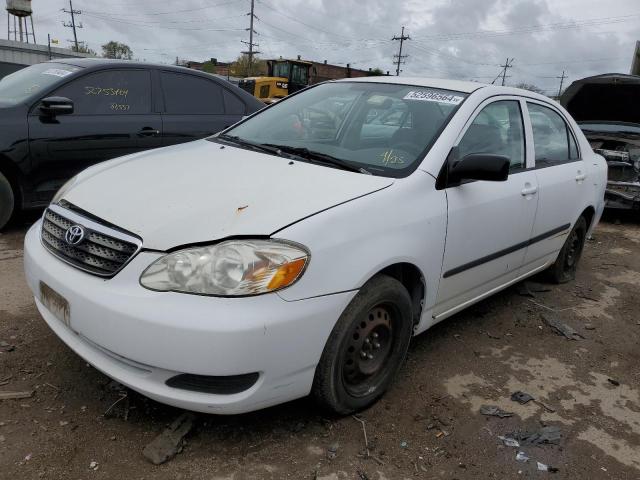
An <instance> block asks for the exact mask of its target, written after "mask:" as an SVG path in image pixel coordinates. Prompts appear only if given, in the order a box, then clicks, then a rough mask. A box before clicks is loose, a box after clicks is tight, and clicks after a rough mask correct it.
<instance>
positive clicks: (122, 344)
mask: <svg viewBox="0 0 640 480" xmlns="http://www.w3.org/2000/svg"><path fill="white" fill-rule="evenodd" d="M39 231H40V222H38V223H36V224H35V225H34V226H33V227H31V229H30V230H29V231H28V233H27V235H26V238H25V250H24V255H25V257H24V262H25V273H26V278H27V282H28V284H29V287H30V288H31V290H32V292H33V293H34V296H35V300H36V305H37V307H38V310H39V311H40V313H41V314H42V317H43V318H44V320H45V321H46V322H47V324H48V325H49V327H50V328H51V329H52V330H53V331H54V332H55V333H56V334H57V335H58V336H59V337H60V338H61V339H62V340H63V341H64V342H65V343H66V344H67V345H68V346H69V347H70V348H71V349H72V350H74V351H75V352H76V353H77V354H78V355H80V356H81V357H82V358H84V359H85V360H86V361H87V362H89V363H91V364H92V365H93V366H95V367H96V368H97V369H98V370H100V371H102V372H103V373H105V374H106V375H108V376H109V377H111V378H114V379H115V380H117V381H119V382H120V383H122V384H124V385H127V386H128V387H130V388H131V389H133V390H136V391H138V392H140V393H142V394H143V395H146V396H148V397H150V398H153V399H154V400H157V401H159V402H162V403H166V404H169V405H174V406H177V407H180V408H185V409H188V410H195V411H201V412H209V413H219V414H235V413H243V412H248V411H252V410H257V409H260V408H264V407H268V406H271V405H275V404H278V403H282V402H285V401H288V400H293V399H295V398H300V397H303V396H305V395H307V394H308V393H309V391H310V389H311V385H312V382H313V376H314V373H315V367H316V365H317V363H318V361H319V359H320V356H321V354H322V350H323V348H324V345H325V343H326V341H327V339H328V337H329V334H330V333H331V330H332V329H333V326H334V325H335V322H336V321H337V320H338V318H339V317H340V315H341V313H342V311H343V310H344V309H345V308H346V306H347V305H348V304H349V302H350V301H351V300H352V298H353V297H354V295H355V293H356V292H347V293H340V294H335V295H327V296H323V297H318V298H312V299H306V300H299V301H294V302H287V301H285V300H283V299H282V298H281V297H280V296H278V295H277V294H267V295H261V296H256V297H246V298H215V297H206V296H198V295H187V294H180V293H173V292H153V291H150V290H147V289H145V288H143V287H142V286H140V284H139V277H140V274H141V273H142V271H143V270H144V269H145V268H146V267H147V266H148V265H149V264H151V263H152V262H153V261H154V260H155V259H157V258H158V257H159V256H160V255H161V254H160V253H157V252H146V251H142V252H140V253H139V254H138V255H137V256H136V257H135V258H134V259H133V260H132V261H131V262H130V263H129V264H128V265H127V266H126V267H125V268H124V269H123V270H122V271H121V272H120V273H118V275H116V276H115V277H114V278H112V279H108V280H105V279H103V278H99V277H96V276H92V275H89V274H87V273H84V272H82V271H80V270H78V269H76V268H74V267H72V266H70V265H68V264H66V263H64V262H62V261H61V260H59V259H58V258H56V257H54V256H53V255H52V254H51V253H49V252H48V251H47V250H45V248H44V247H43V246H42V244H41V242H40V235H39ZM40 282H44V283H45V284H46V285H48V286H49V287H50V288H51V289H53V290H54V291H55V292H57V293H58V294H60V295H61V296H63V297H64V298H65V299H66V300H67V301H68V302H69V306H70V315H69V326H67V325H65V324H64V323H63V322H61V321H60V320H58V318H56V317H55V316H54V314H53V313H52V312H50V311H49V310H48V309H47V308H46V307H45V306H44V304H43V303H42V301H41V299H40V298H39V297H40ZM253 372H258V373H259V374H260V376H259V379H258V381H257V382H256V383H255V384H254V385H253V386H251V387H250V388H249V389H248V390H245V391H243V392H240V393H235V394H230V395H220V394H209V393H201V392H194V391H190V390H183V389H179V388H173V387H169V386H167V385H166V384H165V382H166V380H168V379H169V378H171V377H173V376H175V375H178V374H181V373H189V374H196V375H212V376H227V375H242V374H247V373H253Z"/></svg>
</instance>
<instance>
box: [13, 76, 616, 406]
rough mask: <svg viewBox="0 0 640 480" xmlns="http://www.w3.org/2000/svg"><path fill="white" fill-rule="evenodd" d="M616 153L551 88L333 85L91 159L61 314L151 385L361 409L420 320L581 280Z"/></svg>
mask: <svg viewBox="0 0 640 480" xmlns="http://www.w3.org/2000/svg"><path fill="white" fill-rule="evenodd" d="M390 109H392V111H390ZM532 118H535V122H532V120H531V119H532ZM606 168H607V167H606V164H605V161H604V159H603V158H602V157H600V156H598V155H596V154H594V153H593V151H592V150H591V148H590V147H589V144H588V142H587V141H586V139H585V137H584V135H583V134H582V133H581V131H580V129H579V128H578V127H577V125H576V123H575V122H574V121H573V119H572V118H571V117H570V116H569V115H568V114H567V112H566V111H565V110H564V109H563V108H562V107H560V106H559V105H558V104H557V103H555V102H553V101H551V100H550V99H548V98H547V97H544V96H541V95H537V94H535V93H532V92H527V91H522V90H517V89H512V88H505V87H496V86H487V85H482V84H478V83H466V82H458V81H444V80H430V79H410V78H397V77H375V78H368V79H348V80H344V81H336V82H328V83H324V84H320V85H316V86H314V87H311V88H308V89H306V90H304V91H302V92H299V93H297V94H294V95H291V96H289V97H287V98H286V99H284V100H282V101H280V102H278V103H277V104H275V105H272V106H270V107H268V108H266V109H264V110H263V111H261V112H258V113H257V114H254V115H253V116H251V117H249V118H248V119H245V120H244V121H242V122H240V123H239V124H236V125H235V126H233V127H231V128H229V129H227V130H226V131H224V132H223V133H221V134H218V135H216V136H214V137H211V138H209V139H206V140H199V141H195V142H192V143H188V144H184V145H180V146H173V147H167V148H163V149H159V150H154V151H150V152H144V153H137V154H134V155H130V156H127V157H122V158H119V159H116V160H112V161H109V162H106V163H103V164H101V165H98V166H95V167H91V168H89V169H88V170H85V171H84V172H83V173H81V174H80V175H78V176H77V177H75V178H74V179H72V180H71V181H69V182H68V183H67V184H66V185H65V186H64V187H63V188H62V189H61V190H60V191H59V192H58V194H57V195H56V197H55V199H54V200H53V202H52V203H51V205H50V206H49V208H48V209H47V210H46V211H45V213H44V215H43V217H42V219H41V220H40V221H38V222H37V223H36V224H35V225H34V226H33V227H32V228H31V229H30V230H29V232H28V234H27V237H26V240H25V270H26V275H27V279H28V282H29V285H30V287H31V289H32V290H33V293H34V296H35V299H36V304H37V306H38V309H39V310H40V312H41V314H42V316H43V317H44V319H45V321H46V322H47V323H48V324H49V326H50V327H51V329H52V330H54V331H55V332H56V334H57V335H58V336H59V337H60V338H61V339H62V340H63V341H64V342H65V343H66V344H67V345H69V346H70V347H71V348H72V349H73V350H74V351H76V352H77V353H78V354H79V355H81V356H82V357H83V358H84V359H85V360H87V361H88V362H90V363H91V364H92V365H94V366H95V367H96V368H97V369H99V370H101V371H103V372H104V373H106V374H107V375H109V376H110V377H112V378H114V379H116V380H118V381H119V382H121V383H123V384H125V385H127V386H129V387H130V388H132V389H134V390H137V391H139V392H141V393H143V394H144V395H147V396H149V397H151V398H153V399H156V400H158V401H160V402H164V403H168V404H171V405H175V406H178V407H183V408H186V409H190V410H197V411H203V412H211V413H240V412H247V411H251V410H256V409H260V408H264V407H267V406H270V405H274V404H277V403H281V402H285V401H288V400H292V399H295V398H299V397H303V396H305V395H307V394H309V393H313V395H314V396H315V397H316V398H317V399H318V400H319V401H320V402H321V403H322V404H323V405H324V406H326V407H328V408H330V409H332V410H334V411H336V412H339V413H343V414H346V413H350V412H353V411H356V410H358V409H361V408H363V407H366V406H367V405H369V404H371V403H372V402H374V401H375V400H377V399H378V398H379V397H380V396H381V395H382V394H383V392H384V391H385V390H386V389H387V387H388V386H389V385H390V383H391V380H392V378H393V376H394V374H395V373H396V372H397V370H398V369H399V367H400V366H401V364H402V362H403V359H404V357H405V355H406V352H407V348H408V345H409V341H410V339H411V337H412V336H413V335H415V334H418V333H420V332H423V331H425V330H426V329H428V328H429V327H431V326H433V325H434V324H435V323H437V322H439V321H441V320H443V319H445V318H447V317H449V316H451V315H453V314H454V313H456V312H458V311H460V310H461V309H463V308H465V307H467V306H469V305H471V304H473V303H474V302H477V301H479V300H481V299H483V298H485V297H487V296H489V295H491V294H493V293H495V292H497V291H499V290H501V289H504V288H506V287H508V286H509V285H511V284H513V283H515V282H518V281H520V280H522V279H523V278H526V277H528V276H530V275H533V274H534V273H536V272H540V271H542V270H545V269H549V270H550V277H551V278H552V279H554V280H555V281H557V282H564V281H568V280H570V279H572V278H573V276H574V274H575V270H576V265H577V263H578V260H579V259H580V254H581V252H582V248H583V246H584V242H585V238H587V236H588V234H589V232H590V231H591V230H592V229H593V228H594V226H595V225H596V223H597V222H598V220H599V218H600V215H601V212H602V209H603V198H604V189H605V185H606ZM425 368H427V366H425Z"/></svg>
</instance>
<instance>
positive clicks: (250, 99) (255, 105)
mask: <svg viewBox="0 0 640 480" xmlns="http://www.w3.org/2000/svg"><path fill="white" fill-rule="evenodd" d="M49 63H63V64H66V65H73V66H76V67H82V68H84V69H85V70H84V71H85V72H86V71H87V70H89V71H90V70H93V69H95V70H100V69H103V68H104V67H105V66H109V67H114V68H123V67H124V68H146V69H161V70H168V71H173V72H181V73H185V74H188V75H197V76H200V77H205V78H208V79H211V80H214V81H215V82H217V83H218V84H219V85H221V86H223V87H224V88H227V89H230V90H232V91H233V93H234V94H235V95H236V96H238V97H240V98H241V99H242V100H243V101H244V103H245V104H246V105H248V106H250V107H251V108H252V110H251V113H252V112H254V111H257V110H259V109H261V108H263V107H264V104H263V103H262V102H261V101H260V100H258V99H257V98H256V97H254V96H253V95H251V94H250V93H248V92H245V91H244V90H242V89H241V88H238V86H237V85H234V84H233V83H231V82H230V81H228V80H227V79H225V78H224V77H220V76H217V75H214V74H212V73H207V72H203V71H200V70H194V69H193V68H187V67H182V66H177V65H165V64H162V63H148V62H135V61H132V60H114V59H110V58H65V59H57V58H56V59H53V60H49Z"/></svg>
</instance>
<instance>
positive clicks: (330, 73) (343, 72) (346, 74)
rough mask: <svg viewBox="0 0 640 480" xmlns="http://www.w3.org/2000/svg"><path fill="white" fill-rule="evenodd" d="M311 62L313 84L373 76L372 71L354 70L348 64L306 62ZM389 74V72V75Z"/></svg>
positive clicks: (310, 74)
mask: <svg viewBox="0 0 640 480" xmlns="http://www.w3.org/2000/svg"><path fill="white" fill-rule="evenodd" d="M306 61H308V62H311V64H312V65H311V68H310V71H309V80H310V83H311V84H314V83H319V82H325V81H327V80H337V79H339V78H357V77H368V76H371V75H372V69H371V68H370V69H369V70H361V69H359V68H352V67H351V66H350V65H349V64H348V63H347V65H346V66H344V65H332V64H330V63H327V61H326V60H325V61H324V62H314V61H313V60H306ZM388 74H389V72H387V75H388Z"/></svg>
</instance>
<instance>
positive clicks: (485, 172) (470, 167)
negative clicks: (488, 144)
mask: <svg viewBox="0 0 640 480" xmlns="http://www.w3.org/2000/svg"><path fill="white" fill-rule="evenodd" d="M458 157H459V149H458V147H453V148H452V149H451V152H449V156H448V157H447V161H446V162H445V164H444V165H443V168H442V170H441V172H440V175H439V176H438V181H437V184H436V188H438V189H441V188H447V187H451V186H454V185H459V184H460V183H461V182H463V181H465V180H486V181H490V182H504V181H506V180H507V178H509V165H510V163H511V162H510V160H509V158H508V157H505V156H504V155H493V154H491V153H471V154H469V155H466V156H464V157H463V158H460V159H459V158H458Z"/></svg>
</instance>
